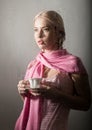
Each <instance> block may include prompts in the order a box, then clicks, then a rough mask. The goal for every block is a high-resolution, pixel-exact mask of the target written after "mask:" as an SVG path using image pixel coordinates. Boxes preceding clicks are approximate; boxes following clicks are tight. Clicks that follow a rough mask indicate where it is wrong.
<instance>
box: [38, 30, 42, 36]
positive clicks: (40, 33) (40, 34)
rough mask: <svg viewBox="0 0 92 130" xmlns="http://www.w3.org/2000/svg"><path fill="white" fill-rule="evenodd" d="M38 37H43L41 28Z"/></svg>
mask: <svg viewBox="0 0 92 130" xmlns="http://www.w3.org/2000/svg"><path fill="white" fill-rule="evenodd" d="M38 37H39V38H42V37H43V31H42V30H39V32H38Z"/></svg>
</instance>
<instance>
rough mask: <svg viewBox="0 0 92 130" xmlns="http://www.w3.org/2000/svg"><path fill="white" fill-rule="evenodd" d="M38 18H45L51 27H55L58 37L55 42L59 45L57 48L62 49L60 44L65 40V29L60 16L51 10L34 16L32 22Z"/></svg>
mask: <svg viewBox="0 0 92 130" xmlns="http://www.w3.org/2000/svg"><path fill="white" fill-rule="evenodd" d="M39 17H42V18H45V19H46V20H47V21H48V22H49V23H50V24H51V25H52V26H53V27H55V29H56V31H57V32H58V35H59V36H58V41H57V42H58V44H59V47H62V44H63V42H64V40H65V28H64V22H63V19H62V17H61V15H60V14H58V13H57V12H56V11H53V10H50V11H42V12H40V13H38V14H37V15H36V16H35V18H34V21H35V20H36V19H37V18H39Z"/></svg>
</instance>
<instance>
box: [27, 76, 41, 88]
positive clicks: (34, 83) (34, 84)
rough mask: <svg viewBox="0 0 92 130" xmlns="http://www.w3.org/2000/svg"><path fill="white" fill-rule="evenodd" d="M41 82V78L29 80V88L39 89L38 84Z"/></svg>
mask: <svg viewBox="0 0 92 130" xmlns="http://www.w3.org/2000/svg"><path fill="white" fill-rule="evenodd" d="M41 81H42V78H32V79H29V82H30V88H31V89H35V88H40V82H41Z"/></svg>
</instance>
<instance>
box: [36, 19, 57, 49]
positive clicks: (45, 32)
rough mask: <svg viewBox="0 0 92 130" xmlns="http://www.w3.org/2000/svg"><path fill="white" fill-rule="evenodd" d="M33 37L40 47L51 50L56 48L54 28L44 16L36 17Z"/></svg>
mask: <svg viewBox="0 0 92 130" xmlns="http://www.w3.org/2000/svg"><path fill="white" fill-rule="evenodd" d="M34 38H35V41H36V43H37V45H38V47H39V48H40V49H42V50H43V51H52V50H56V49H58V44H57V35H56V31H55V28H54V27H53V26H51V25H50V24H49V22H48V21H47V20H45V19H44V18H40V17H39V18H37V19H36V20H35V22H34Z"/></svg>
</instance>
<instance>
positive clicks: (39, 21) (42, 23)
mask: <svg viewBox="0 0 92 130" xmlns="http://www.w3.org/2000/svg"><path fill="white" fill-rule="evenodd" d="M34 26H35V27H40V26H51V23H50V22H49V21H48V20H47V19H46V18H43V17H38V18H36V19H35V21H34Z"/></svg>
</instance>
